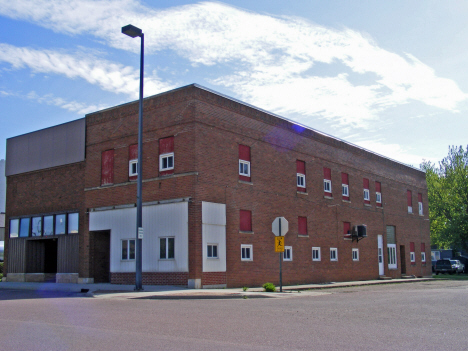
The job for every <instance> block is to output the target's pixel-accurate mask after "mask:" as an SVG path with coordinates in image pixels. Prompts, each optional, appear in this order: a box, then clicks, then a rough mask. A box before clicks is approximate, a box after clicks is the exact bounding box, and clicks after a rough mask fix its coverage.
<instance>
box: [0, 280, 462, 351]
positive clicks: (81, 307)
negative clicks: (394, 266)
mask: <svg viewBox="0 0 468 351" xmlns="http://www.w3.org/2000/svg"><path fill="white" fill-rule="evenodd" d="M211 296H212V297H211V298H207V297H206V296H205V295H203V296H202V295H197V294H192V295H191V294H190V293H189V294H185V295H184V298H178V297H177V296H173V295H172V296H171V295H166V296H163V295H158V296H151V294H149V295H145V296H144V298H138V297H135V296H131V297H128V296H122V295H119V294H101V295H99V294H97V295H95V296H94V297H93V296H91V297H90V296H87V295H86V294H82V293H76V292H58V291H40V292H35V291H31V290H29V291H28V290H8V289H4V290H0V313H1V318H0V330H1V331H2V338H1V340H0V350H184V349H190V350H234V349H235V350H448V349H458V350H466V349H467V348H468V326H467V318H466V306H467V305H468V281H436V280H434V281H424V282H415V283H408V284H389V285H372V286H356V287H346V288H336V289H322V290H320V291H302V292H290V293H284V294H271V295H268V294H260V293H258V295H256V293H251V294H250V295H247V298H243V297H242V296H241V295H225V296H223V295H218V296H216V295H211ZM268 296H271V297H268Z"/></svg>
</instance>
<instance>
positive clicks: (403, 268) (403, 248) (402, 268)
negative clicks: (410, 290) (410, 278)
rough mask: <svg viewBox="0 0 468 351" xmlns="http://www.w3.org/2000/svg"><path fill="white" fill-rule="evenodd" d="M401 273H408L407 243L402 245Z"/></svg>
mask: <svg viewBox="0 0 468 351" xmlns="http://www.w3.org/2000/svg"><path fill="white" fill-rule="evenodd" d="M400 261H401V274H406V254H405V245H400Z"/></svg>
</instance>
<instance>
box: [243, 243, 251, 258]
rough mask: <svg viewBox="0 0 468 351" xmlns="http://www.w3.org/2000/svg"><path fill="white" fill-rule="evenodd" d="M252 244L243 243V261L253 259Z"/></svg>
mask: <svg viewBox="0 0 468 351" xmlns="http://www.w3.org/2000/svg"><path fill="white" fill-rule="evenodd" d="M252 251H253V249H252V245H241V261H252V260H253V252H252Z"/></svg>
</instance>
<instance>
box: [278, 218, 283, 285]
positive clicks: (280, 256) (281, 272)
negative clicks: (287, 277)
mask: <svg viewBox="0 0 468 351" xmlns="http://www.w3.org/2000/svg"><path fill="white" fill-rule="evenodd" d="M278 224H279V234H280V236H282V235H281V234H282V233H281V219H280V220H279V222H278ZM283 246H284V242H283ZM279 261H280V277H279V278H280V292H283V267H282V266H283V252H280V253H279Z"/></svg>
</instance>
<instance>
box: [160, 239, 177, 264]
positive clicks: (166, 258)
mask: <svg viewBox="0 0 468 351" xmlns="http://www.w3.org/2000/svg"><path fill="white" fill-rule="evenodd" d="M161 239H166V256H165V257H164V258H161V247H160V248H159V253H158V254H157V255H158V256H157V257H159V259H160V260H164V261H167V260H175V258H176V249H175V245H176V243H175V237H173V236H160V237H159V245H161ZM168 239H174V257H171V258H169V240H168Z"/></svg>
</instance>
